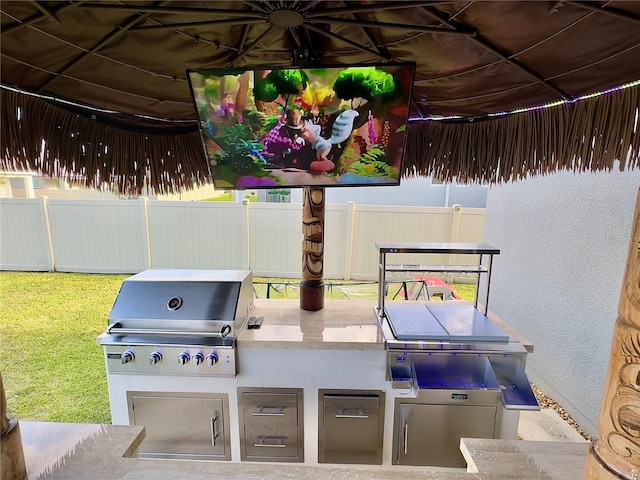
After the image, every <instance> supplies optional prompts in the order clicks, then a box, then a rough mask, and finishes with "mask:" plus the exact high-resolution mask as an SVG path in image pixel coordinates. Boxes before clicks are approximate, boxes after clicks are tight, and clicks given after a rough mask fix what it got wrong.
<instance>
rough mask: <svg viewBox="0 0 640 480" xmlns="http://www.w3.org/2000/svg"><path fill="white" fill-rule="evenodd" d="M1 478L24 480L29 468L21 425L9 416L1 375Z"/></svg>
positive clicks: (3, 479) (0, 376) (4, 479)
mask: <svg viewBox="0 0 640 480" xmlns="http://www.w3.org/2000/svg"><path fill="white" fill-rule="evenodd" d="M0 478H1V479H2V480H24V479H26V478H27V467H26V465H25V463H24V451H23V449H22V438H21V437H20V425H19V424H18V419H17V418H16V417H13V416H10V415H7V399H6V397H5V395H4V384H3V383H2V375H1V374H0Z"/></svg>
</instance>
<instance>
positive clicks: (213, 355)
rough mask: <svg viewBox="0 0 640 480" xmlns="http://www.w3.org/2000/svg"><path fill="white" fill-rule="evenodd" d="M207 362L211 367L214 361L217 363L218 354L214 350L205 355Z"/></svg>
mask: <svg viewBox="0 0 640 480" xmlns="http://www.w3.org/2000/svg"><path fill="white" fill-rule="evenodd" d="M207 363H208V364H209V366H210V367H213V366H214V365H215V364H216V363H218V354H217V353H216V352H215V351H213V352H211V353H210V354H209V355H207Z"/></svg>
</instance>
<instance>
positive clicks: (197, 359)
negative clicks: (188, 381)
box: [193, 352, 204, 365]
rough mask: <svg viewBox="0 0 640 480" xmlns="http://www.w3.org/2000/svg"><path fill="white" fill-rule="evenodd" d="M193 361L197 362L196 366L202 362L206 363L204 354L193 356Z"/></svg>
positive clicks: (199, 353)
mask: <svg viewBox="0 0 640 480" xmlns="http://www.w3.org/2000/svg"><path fill="white" fill-rule="evenodd" d="M193 361H194V362H195V364H196V365H200V364H201V363H202V362H204V355H203V354H202V352H198V353H196V354H195V355H194V356H193Z"/></svg>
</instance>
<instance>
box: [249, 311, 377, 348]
mask: <svg viewBox="0 0 640 480" xmlns="http://www.w3.org/2000/svg"><path fill="white" fill-rule="evenodd" d="M255 306H256V308H255V310H254V311H253V313H252V316H255V317H263V318H264V320H263V323H262V326H261V327H260V328H259V329H247V328H246V326H245V327H244V328H243V329H242V331H241V332H240V335H238V340H237V341H238V348H240V349H243V348H277V349H282V348H304V349H309V348H312V349H333V350H384V348H385V344H384V335H383V334H382V330H381V329H380V326H379V324H378V320H377V318H376V313H375V310H374V309H375V306H376V303H375V301H372V300H331V301H326V302H325V305H324V308H323V309H322V310H318V311H315V312H310V311H307V310H302V309H301V308H300V301H299V300H264V299H258V300H256V301H255Z"/></svg>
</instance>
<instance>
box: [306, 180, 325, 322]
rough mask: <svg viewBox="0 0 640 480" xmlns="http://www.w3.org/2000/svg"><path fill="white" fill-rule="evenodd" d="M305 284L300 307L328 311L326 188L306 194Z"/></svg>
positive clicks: (309, 191)
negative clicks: (325, 280)
mask: <svg viewBox="0 0 640 480" xmlns="http://www.w3.org/2000/svg"><path fill="white" fill-rule="evenodd" d="M302 234H303V239H302V282H300V308H302V309H303V310H312V311H314V310H321V309H322V308H324V281H323V280H322V274H323V272H324V188H309V187H307V188H305V189H304V191H303V193H302Z"/></svg>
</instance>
